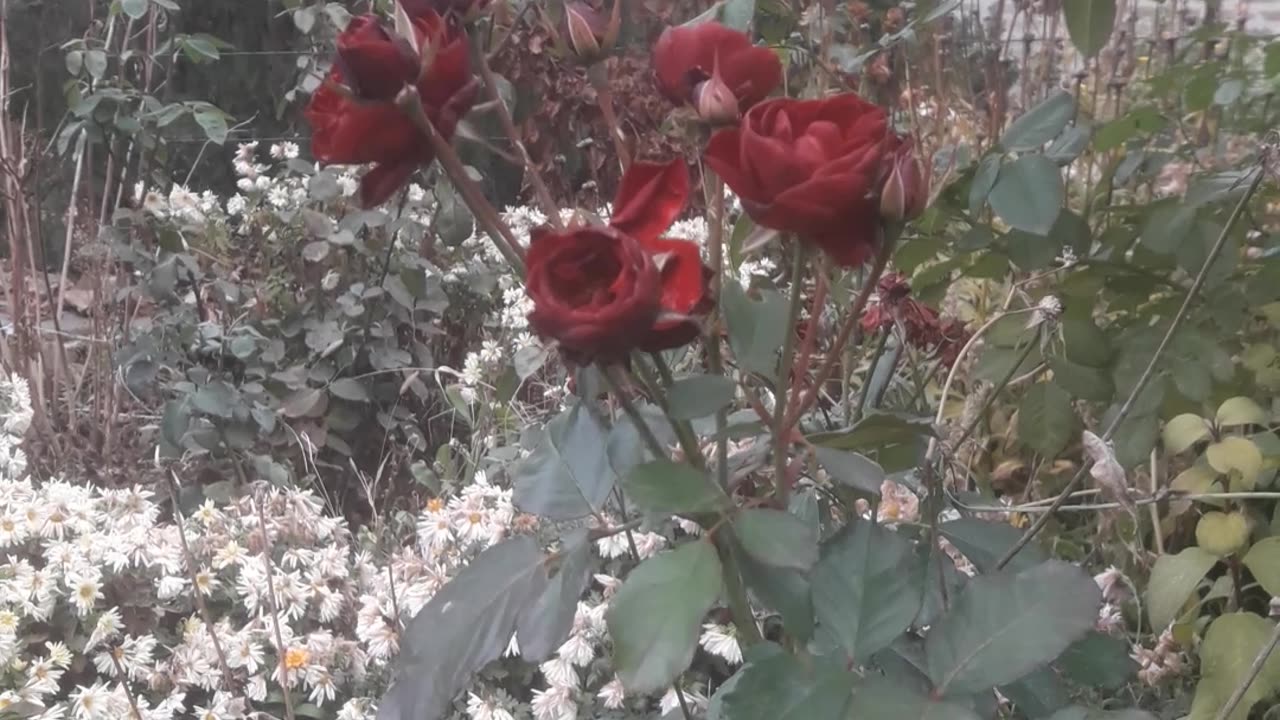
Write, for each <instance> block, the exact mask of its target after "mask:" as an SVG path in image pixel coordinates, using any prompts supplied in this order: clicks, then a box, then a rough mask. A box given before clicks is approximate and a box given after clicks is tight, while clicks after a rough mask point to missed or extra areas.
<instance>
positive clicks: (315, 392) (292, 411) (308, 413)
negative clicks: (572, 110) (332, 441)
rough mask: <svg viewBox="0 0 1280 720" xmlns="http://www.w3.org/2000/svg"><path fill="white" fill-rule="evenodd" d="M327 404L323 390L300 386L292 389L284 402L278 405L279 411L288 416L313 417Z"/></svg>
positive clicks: (322, 410) (321, 411)
mask: <svg viewBox="0 0 1280 720" xmlns="http://www.w3.org/2000/svg"><path fill="white" fill-rule="evenodd" d="M327 405H328V403H326V402H325V394H324V391H323V390H321V389H320V388H308V387H302V388H298V389H297V390H295V391H293V393H292V394H290V395H289V397H288V398H286V399H285V401H284V404H283V405H281V406H280V412H282V413H284V416H285V417H290V418H299V417H315V416H317V415H319V414H321V413H323V412H324V408H325V407H326V406H327Z"/></svg>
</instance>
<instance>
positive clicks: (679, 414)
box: [667, 375, 734, 420]
mask: <svg viewBox="0 0 1280 720" xmlns="http://www.w3.org/2000/svg"><path fill="white" fill-rule="evenodd" d="M733 392H734V384H733V381H732V380H730V379H729V378H727V377H724V376H722V375H694V376H693V377H686V378H680V379H679V380H677V381H675V382H674V383H672V384H671V388H670V389H669V390H668V391H667V399H668V402H669V403H670V407H669V409H670V411H671V417H672V418H674V419H676V420H692V419H694V418H700V417H706V416H708V415H712V414H714V413H715V412H716V411H717V410H720V409H721V408H723V407H725V406H726V405H728V404H729V403H731V402H733Z"/></svg>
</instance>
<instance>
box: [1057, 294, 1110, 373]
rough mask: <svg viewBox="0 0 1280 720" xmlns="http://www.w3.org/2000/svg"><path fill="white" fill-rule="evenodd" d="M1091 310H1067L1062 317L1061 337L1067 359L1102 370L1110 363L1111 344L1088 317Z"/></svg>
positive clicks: (1081, 308)
mask: <svg viewBox="0 0 1280 720" xmlns="http://www.w3.org/2000/svg"><path fill="white" fill-rule="evenodd" d="M1090 312H1091V308H1089V307H1087V306H1081V307H1080V309H1079V310H1076V309H1073V308H1070V307H1069V308H1067V311H1066V312H1065V313H1063V316H1062V337H1063V341H1064V343H1065V345H1066V354H1067V359H1068V360H1070V361H1072V362H1074V363H1079V364H1080V365H1086V366H1088V367H1094V368H1103V367H1106V366H1107V364H1108V363H1109V362H1110V361H1111V343H1110V341H1109V340H1107V335H1106V333H1104V332H1102V331H1101V330H1099V329H1098V326H1097V325H1095V324H1094V323H1093V318H1092V317H1090Z"/></svg>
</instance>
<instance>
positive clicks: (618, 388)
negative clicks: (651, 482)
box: [600, 365, 760, 644]
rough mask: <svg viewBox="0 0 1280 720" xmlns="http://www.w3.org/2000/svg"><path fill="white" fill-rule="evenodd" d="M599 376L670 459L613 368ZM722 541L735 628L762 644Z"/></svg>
mask: <svg viewBox="0 0 1280 720" xmlns="http://www.w3.org/2000/svg"><path fill="white" fill-rule="evenodd" d="M600 375H601V376H603V378H604V382H605V385H607V386H608V388H609V392H611V393H613V396H614V397H615V398H617V400H618V404H619V405H621V406H622V411H623V412H625V413H626V414H627V417H628V418H630V419H631V422H632V423H634V424H635V426H636V430H637V431H639V433H640V437H641V438H642V439H643V440H644V442H645V445H647V446H648V447H649V451H650V452H652V453H653V454H654V457H656V458H660V459H661V458H668V457H670V456H669V454H668V453H667V450H666V448H664V447H663V446H662V443H660V442H658V438H657V436H655V435H654V434H653V431H652V430H650V429H649V425H648V423H646V422H645V419H644V416H643V415H641V414H640V411H639V410H637V409H636V406H635V405H633V404H632V403H631V399H630V398H628V397H627V396H626V395H625V394H624V393H623V390H622V384H621V383H619V382H618V379H617V378H616V377H614V375H613V373H612V372H611V370H610V368H608V367H606V366H604V365H601V366H600ZM619 498H621V494H619ZM723 537H724V536H723V535H717V536H715V537H714V540H715V545H716V549H717V550H718V551H719V554H720V563H721V565H722V568H723V569H722V574H723V575H724V584H725V589H726V591H727V595H728V597H729V610H730V612H731V613H732V614H733V624H734V625H735V626H737V628H738V632H739V633H740V635H741V637H743V638H744V639H745V641H746V643H747V644H752V643H754V642H756V641H758V640H760V629H759V628H757V627H756V622H755V616H754V615H752V613H751V604H750V602H749V601H748V600H747V592H746V589H745V588H744V587H743V585H742V572H741V571H740V570H739V569H738V561H737V558H736V557H734V555H733V548H732V547H730V546H729V544H728V543H727V541H725V540H724V539H723Z"/></svg>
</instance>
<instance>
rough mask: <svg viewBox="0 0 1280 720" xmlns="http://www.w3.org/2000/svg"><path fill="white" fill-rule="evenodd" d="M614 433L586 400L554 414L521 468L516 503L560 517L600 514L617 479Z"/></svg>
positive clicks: (516, 470)
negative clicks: (612, 454)
mask: <svg viewBox="0 0 1280 720" xmlns="http://www.w3.org/2000/svg"><path fill="white" fill-rule="evenodd" d="M623 427H624V426H621V425H620V426H618V428H623ZM615 432H625V430H619V429H615ZM610 434H611V432H610V431H609V430H607V429H605V428H604V427H603V426H602V425H601V424H600V421H599V420H597V419H596V417H595V416H594V415H593V414H592V411H591V410H590V409H589V408H588V407H587V406H585V405H582V404H578V405H574V406H573V407H571V408H569V409H568V410H566V411H565V412H563V413H561V414H560V415H558V416H556V417H555V418H553V419H552V420H551V421H550V422H548V423H547V427H546V429H545V430H544V431H543V436H542V441H541V442H540V443H539V444H538V447H537V448H536V449H535V450H534V452H533V454H531V455H530V456H529V457H528V458H527V459H526V460H525V461H524V462H522V463H520V465H519V466H517V468H516V469H515V472H514V479H515V496H514V499H515V503H516V505H517V506H518V507H520V508H521V509H523V510H525V511H526V512H532V513H538V514H539V515H544V516H546V517H549V518H552V519H556V520H572V519H574V518H580V517H584V516H586V515H591V514H598V513H599V512H600V511H601V510H603V509H604V503H605V501H606V500H607V499H608V497H609V493H610V492H611V491H612V490H613V487H614V484H615V483H616V482H617V477H616V476H615V475H614V470H613V467H612V465H611V464H610V457H609V436H610Z"/></svg>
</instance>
